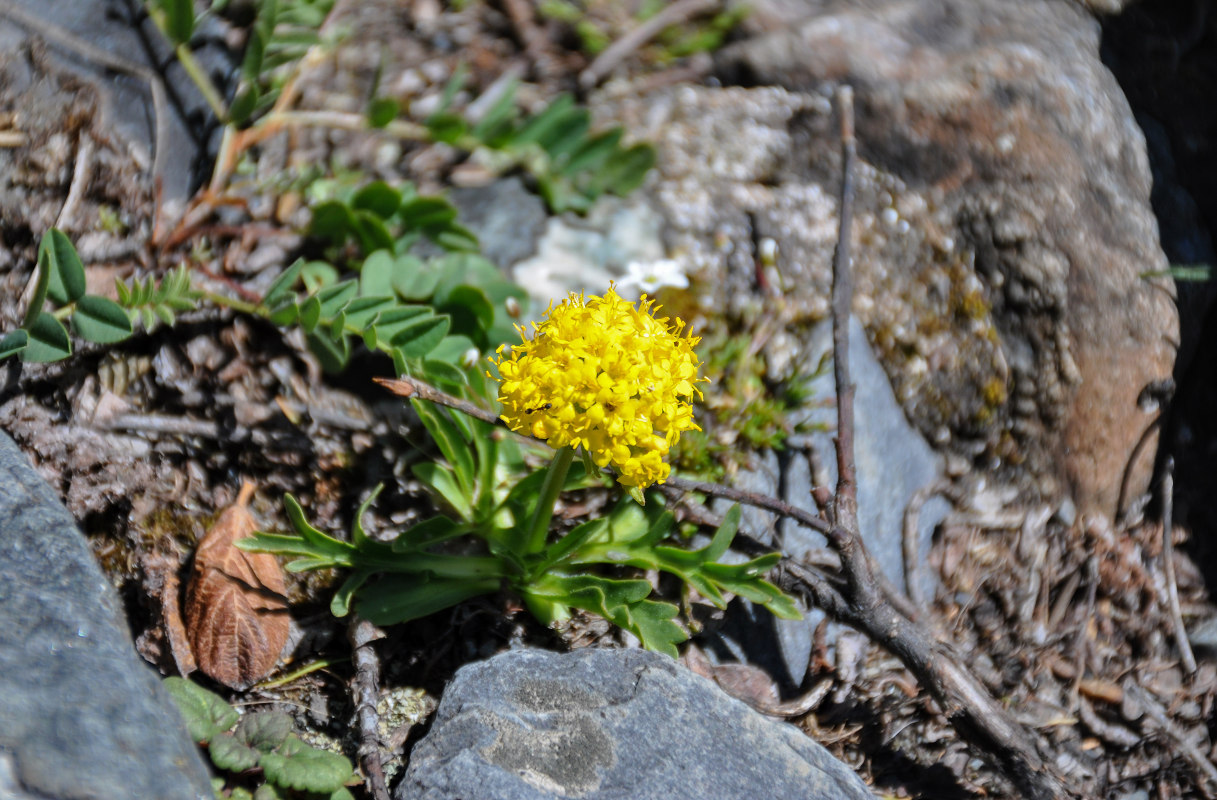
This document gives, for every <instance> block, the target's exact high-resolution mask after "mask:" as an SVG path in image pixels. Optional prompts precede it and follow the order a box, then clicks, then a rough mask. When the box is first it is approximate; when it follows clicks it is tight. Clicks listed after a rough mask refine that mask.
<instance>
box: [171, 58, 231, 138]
mask: <svg viewBox="0 0 1217 800" xmlns="http://www.w3.org/2000/svg"><path fill="white" fill-rule="evenodd" d="M173 53H174V55H176V56H177V60H178V63H179V64H181V65H182V69H184V70H186V74H187V75H188V76H189V77H190V80H191V81H193V82H194V85H195V87H196V88H198V90H199V94H201V95H203V99H204V100H206V101H207V105H208V106H210V107H211V113H213V114H215V115H216V119H218V120H220V121H221V122H223V123H225V124H227V123H228V104H226V103H225V102H224V98H223V97H221V96H220V91H219V90H218V89H216V87H215V84H214V83H212V82H211V78H208V77H207V72H206V71H205V70H204V69H203V67H202V65H200V64H199V62H198V61H197V60H196V59H195V57H194V53H193V52H192V51H191V50H190V48H189V47H187V46H186V45H184V44H179V45H178V46H177V47H175V48H174V49H173Z"/></svg>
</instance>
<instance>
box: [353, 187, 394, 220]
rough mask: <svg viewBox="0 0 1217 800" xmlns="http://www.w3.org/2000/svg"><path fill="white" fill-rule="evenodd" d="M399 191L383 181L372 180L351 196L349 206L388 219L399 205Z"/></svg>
mask: <svg viewBox="0 0 1217 800" xmlns="http://www.w3.org/2000/svg"><path fill="white" fill-rule="evenodd" d="M401 202H402V197H401V192H399V191H397V190H396V189H394V188H393V187H392V186H390V185H389V184H387V183H385V182H384V181H372V182H371V183H369V184H368V185H367V186H364V187H363V188H362V189H360V190H359V191H357V192H355V195H354V197H352V198H351V208H352V209H354V210H356V211H360V210H363V211H370V212H371V213H373V214H375V215H376V216H378V217H380V218H381V219H388V218H389V217H391V216H393V214H395V213H396V212H397V209H398V208H400V207H401Z"/></svg>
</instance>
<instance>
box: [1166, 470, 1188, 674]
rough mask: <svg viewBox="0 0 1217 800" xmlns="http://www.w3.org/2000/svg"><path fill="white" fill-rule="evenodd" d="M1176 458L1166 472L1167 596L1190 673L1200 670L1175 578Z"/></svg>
mask: <svg viewBox="0 0 1217 800" xmlns="http://www.w3.org/2000/svg"><path fill="white" fill-rule="evenodd" d="M1174 471H1175V459H1174V458H1167V459H1166V474H1165V475H1163V476H1162V563H1163V566H1164V567H1165V570H1166V596H1167V599H1168V600H1169V601H1170V611H1171V620H1172V621H1173V622H1174V625H1175V642H1176V643H1177V644H1178V645H1179V660H1180V661H1182V662H1183V670H1184V671H1185V672H1186V673H1187V674H1188V675H1195V674H1196V656H1194V655H1193V654H1192V645H1191V642H1189V641H1188V638H1187V628H1185V627H1184V626H1183V612H1182V611H1180V609H1179V585H1178V583H1177V582H1176V581H1175V542H1174V538H1175V537H1174V531H1173V530H1172V525H1171V514H1172V512H1173V511H1174V494H1175V476H1174Z"/></svg>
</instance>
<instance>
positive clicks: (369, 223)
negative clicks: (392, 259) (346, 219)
mask: <svg viewBox="0 0 1217 800" xmlns="http://www.w3.org/2000/svg"><path fill="white" fill-rule="evenodd" d="M354 214H355V235H356V236H357V237H358V239H359V246H360V247H362V248H363V252H365V253H371V252H372V251H374V250H392V249H393V234H391V233H389V229H388V227H386V225H385V223H384V220H383V219H381V218H380V217H379V216H377V215H376V214H374V213H372V212H371V211H364V210H362V209H360V210H357V211H355V212H354Z"/></svg>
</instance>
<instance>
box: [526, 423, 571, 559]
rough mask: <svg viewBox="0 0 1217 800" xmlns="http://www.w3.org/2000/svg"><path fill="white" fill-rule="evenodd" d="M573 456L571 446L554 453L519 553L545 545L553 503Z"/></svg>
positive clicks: (533, 551) (560, 489)
mask: <svg viewBox="0 0 1217 800" xmlns="http://www.w3.org/2000/svg"><path fill="white" fill-rule="evenodd" d="M574 458H575V449H574V448H573V447H563V448H562V449H560V450H558V452H556V453H554V460H553V461H551V462H550V464H549V471H548V472H546V473H545V481H544V482H543V483H542V484H541V494H540V496H539V497H538V498H537V505H536V507H535V508H534V510H533V513H532V519H531V520H530V521H529V523H528V533H527V538H525V540H524V552H523V553H521V554H520V555H527V554H529V553H536V552H538V551H540V549H541V548H542V547H544V546H545V537H546V535H547V534H548V533H549V521H550V520H551V519H553V516H554V503H555V502H557V500H558V494H559V493H561V491H562V486H563V485H564V484H565V483H566V473H567V471H568V470H570V465H571V461H573V460H574Z"/></svg>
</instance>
